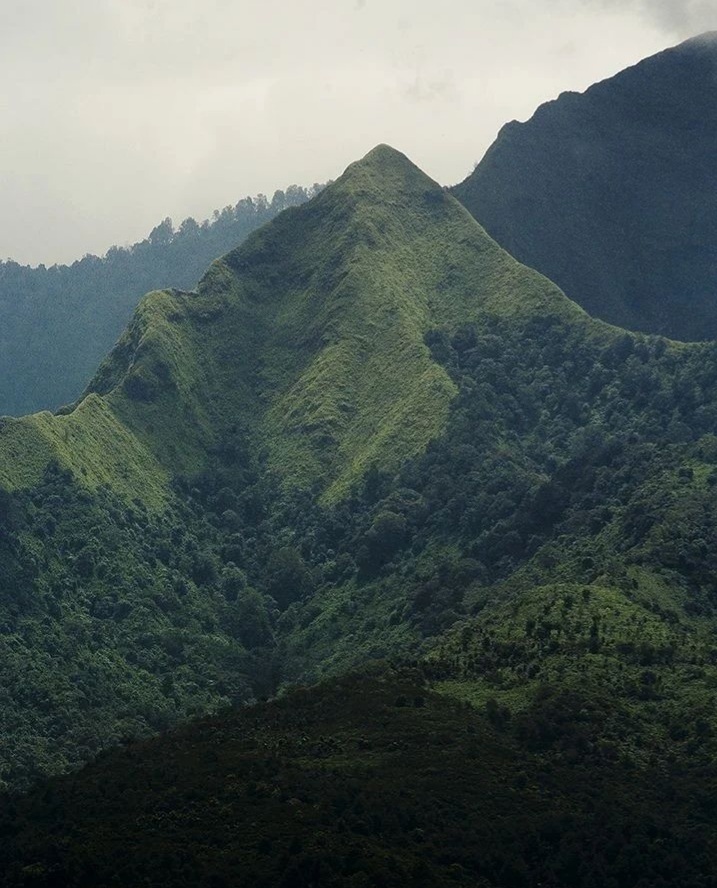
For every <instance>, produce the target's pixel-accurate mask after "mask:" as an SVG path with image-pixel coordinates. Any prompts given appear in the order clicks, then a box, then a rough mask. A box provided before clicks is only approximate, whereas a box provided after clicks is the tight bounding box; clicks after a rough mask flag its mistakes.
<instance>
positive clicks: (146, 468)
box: [0, 146, 717, 888]
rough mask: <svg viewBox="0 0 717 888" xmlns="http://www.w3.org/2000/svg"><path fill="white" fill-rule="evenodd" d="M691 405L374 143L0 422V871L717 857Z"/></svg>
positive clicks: (567, 867)
mask: <svg viewBox="0 0 717 888" xmlns="http://www.w3.org/2000/svg"><path fill="white" fill-rule="evenodd" d="M716 433H717V348H716V347H715V344H714V343H691V344H689V345H682V344H677V343H672V342H669V341H667V340H665V339H663V338H661V337H658V336H652V335H643V334H638V333H627V332H625V331H623V330H620V329H617V328H615V327H611V326H609V325H607V324H605V323H604V322H602V321H600V320H595V319H594V318H591V317H590V316H589V315H588V314H587V313H586V312H585V311H583V310H582V309H581V308H580V307H579V306H577V305H576V304H575V303H573V302H571V301H570V300H569V299H568V298H566V296H565V295H564V294H563V293H562V292H561V291H560V290H559V289H558V288H557V287H556V286H555V285H554V284H553V283H552V282H551V281H549V280H548V279H547V278H545V277H544V276H542V275H541V274H539V273H538V272H536V271H534V270H532V269H530V268H527V267H525V266H523V265H521V264H520V263H518V262H517V261H516V260H515V259H513V258H512V257H511V256H510V255H509V254H508V253H506V252H505V251H504V250H503V249H502V248H501V247H499V246H498V245H497V244H496V243H495V242H494V241H493V240H492V239H491V238H490V237H489V236H488V235H487V234H486V232H485V231H484V229H483V228H482V227H481V226H480V225H479V224H478V223H477V222H476V221H475V219H474V218H473V217H472V216H471V215H470V214H469V213H468V212H467V211H466V210H465V209H464V208H463V207H462V206H461V205H460V203H459V202H458V201H457V200H456V199H455V198H454V197H452V196H451V195H450V194H448V193H447V192H446V191H445V190H444V189H442V188H441V187H440V186H439V185H437V184H436V183H435V182H433V181H431V180H430V179H429V178H428V177H427V176H425V175H424V174H423V173H422V172H421V171H420V170H419V169H417V168H416V167H415V166H414V165H413V164H412V163H411V162H410V161H409V160H408V159H407V158H406V157H404V156H403V155H402V154H400V153H399V152H397V151H395V150H393V149H391V148H388V147H387V146H379V147H378V148H376V149H375V150H374V151H372V152H371V153H370V154H369V155H367V156H366V157H365V158H364V159H363V160H362V161H359V162H358V163H356V164H353V165H352V166H351V167H349V169H348V170H347V171H346V173H345V174H344V175H343V176H342V177H341V178H340V179H339V180H338V181H337V182H335V183H333V184H332V185H331V186H329V187H328V188H326V189H325V190H324V191H322V193H321V194H319V195H318V196H317V197H316V198H314V199H313V200H311V201H309V202H308V203H306V204H304V205H302V206H301V207H298V208H296V209H290V210H287V211H286V212H285V213H281V214H280V215H279V216H277V218H276V219H274V220H273V221H272V222H271V223H269V224H268V225H267V226H265V227H264V228H262V229H261V230H260V231H257V232H255V233H254V234H252V235H251V236H250V237H249V238H248V239H247V241H246V242H245V243H244V244H243V245H242V246H240V247H239V248H237V249H235V250H232V251H231V252H230V253H229V254H227V255H226V256H225V257H224V258H223V259H221V260H216V261H215V262H213V263H212V265H211V267H210V269H209V271H208V272H207V274H206V275H205V276H204V277H203V279H202V281H201V282H200V284H199V286H198V287H197V290H196V292H191V293H186V292H180V291H177V290H164V291H158V292H154V293H151V294H149V295H148V296H147V297H146V298H145V299H143V300H142V302H141V303H140V305H139V306H138V308H137V310H136V312H135V314H134V316H133V318H132V321H131V323H130V325H129V326H128V328H127V330H126V331H125V333H124V334H123V335H122V337H121V338H120V340H119V341H118V343H117V344H116V346H115V348H114V349H113V350H112V352H111V353H110V354H109V356H108V357H107V359H106V360H105V361H104V362H103V363H102V364H101V366H100V368H99V370H98V372H97V373H96V374H95V376H94V378H93V380H92V382H91V383H90V385H89V386H88V388H87V390H86V392H85V395H84V396H83V397H82V398H81V400H80V401H79V402H78V403H77V404H76V405H75V406H74V407H73V408H68V409H67V410H65V411H63V412H62V413H60V414H57V415H50V414H49V413H40V414H36V415H33V416H28V417H24V418H21V419H5V420H4V421H3V422H2V423H0V485H1V486H2V491H0V530H1V531H2V532H1V533H0V578H1V582H0V717H1V718H2V726H1V727H2V734H3V737H4V744H3V745H2V747H0V777H1V778H2V780H3V781H4V784H5V787H4V788H5V789H7V790H8V794H6V795H5V796H4V797H3V798H2V800H1V801H2V804H0V811H1V812H2V814H1V815H0V837H1V838H2V841H1V842H0V882H2V884H3V885H8V886H13V888H14V886H23V888H30V886H32V888H57V886H63V888H70V886H82V888H90V886H92V888H99V886H104V885H107V886H111V885H116V884H128V885H134V884H150V885H157V886H162V885H166V886H168V888H169V886H172V888H182V886H184V885H187V886H189V885H192V886H195V885H206V886H212V888H216V886H225V885H227V886H228V885H232V884H235V883H237V882H240V883H247V884H256V885H260V886H263V888H270V886H271V888H273V886H281V888H309V886H311V885H317V884H321V885H327V886H334V885H335V886H346V885H348V886H353V888H368V886H372V885H386V886H396V888H398V886H403V885H406V884H412V885H417V886H426V888H428V886H436V885H439V886H443V885H466V886H468V885H471V886H473V885H478V886H482V888H527V886H531V885H536V884H541V883H542V884H545V885H550V886H553V888H598V886H603V885H617V886H623V885H624V886H631V888H632V886H640V888H647V886H649V888H653V886H671V888H677V886H680V888H685V886H687V888H705V886H708V888H713V886H714V878H713V877H712V875H711V868H710V867H711V861H712V860H713V859H714V853H715V835H716V834H717V833H716V831H715V822H716V819H717V813H716V810H715V803H714V799H715V787H717V769H716V768H715V761H716V760H717V715H716V713H717V707H715V688H717V650H716V649H715V644H714V639H715V637H716V633H717V579H716V578H717V558H716V556H715V551H714V547H713V546H712V545H711V542H710V541H711V540H713V539H715V538H716V537H717V434H716ZM371 661H372V665H370V666H368V665H367V664H369V663H370V662H371ZM297 685H307V686H311V687H307V688H303V689H302V688H297V687H296V686H297ZM292 687H293V690H292ZM266 696H278V699H276V700H274V701H273V702H270V703H267V704H261V703H260V704H258V705H256V706H254V707H252V708H244V709H240V710H239V711H238V712H234V713H230V712H227V711H224V712H222V710H228V709H229V707H240V706H241V705H242V704H244V703H249V702H252V701H254V700H256V699H258V698H261V697H266ZM212 713H213V714H214V716H213V717H212V718H211V719H209V720H208V721H204V722H200V723H198V724H193V725H188V726H184V727H180V728H179V729H178V730H171V729H173V728H176V726H177V724H178V723H179V722H181V721H182V720H184V719H187V718H188V717H190V716H195V715H202V714H212ZM157 732H167V733H166V736H164V737H161V738H157V739H148V737H149V735H151V734H153V733H157ZM133 738H134V739H135V740H136V739H137V738H140V742H136V743H135V742H132V741H133ZM119 744H122V745H125V746H127V747H128V748H126V749H119V750H114V751H110V752H106V753H105V754H103V755H102V756H101V757H100V759H99V761H96V762H95V763H94V764H91V765H90V766H88V767H87V768H84V769H82V770H80V771H78V772H77V773H76V774H69V775H68V774H66V773H65V774H63V772H67V771H68V770H71V769H73V768H77V767H78V766H80V765H82V764H83V763H84V762H87V761H89V760H90V759H92V758H93V757H94V756H96V755H97V753H98V752H100V751H102V750H109V749H110V747H113V746H117V745H119ZM50 775H61V776H55V777H52V779H50V780H49V781H48V780H46V779H45V778H47V777H48V776H50ZM32 787H34V789H33V791H32V792H31V793H30V794H29V795H27V796H25V797H18V796H17V795H13V794H12V793H13V792H17V791H18V790H23V789H28V788H32Z"/></svg>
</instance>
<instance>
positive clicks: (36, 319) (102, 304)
mask: <svg viewBox="0 0 717 888" xmlns="http://www.w3.org/2000/svg"><path fill="white" fill-rule="evenodd" d="M318 190H320V186H317V185H315V186H313V187H312V188H310V189H308V190H307V189H305V188H301V187H299V186H296V185H292V186H291V187H289V188H287V189H286V191H277V192H276V193H275V194H274V197H273V198H272V200H271V201H268V200H267V199H266V197H264V195H259V196H258V197H256V198H245V199H244V200H240V201H239V203H238V204H237V205H236V206H234V207H231V206H228V207H225V208H224V209H223V210H221V212H220V211H218V210H217V211H215V213H214V216H213V218H212V219H211V220H207V221H205V222H202V223H201V224H200V223H197V222H196V221H195V220H194V219H191V218H190V219H185V220H184V222H182V223H181V225H179V226H178V227H177V228H175V227H174V226H173V224H172V222H171V220H170V219H165V220H164V221H163V222H161V223H160V224H159V225H157V226H156V228H154V229H153V230H152V232H151V233H150V235H149V237H148V238H147V239H146V240H143V241H141V242H139V243H136V244H134V245H133V246H131V247H129V248H124V247H111V248H110V249H109V250H108V251H107V253H106V255H105V256H103V257H100V256H85V257H84V258H83V259H80V260H79V261H77V262H74V263H73V264H72V265H53V266H50V267H49V268H46V267H45V266H44V265H40V266H39V267H37V268H30V267H29V266H23V265H19V264H18V263H17V262H13V261H11V260H7V261H6V262H0V319H1V323H0V415H2V414H9V415H12V416H20V415H22V414H25V413H32V412H34V411H37V410H55V409H56V408H58V407H60V406H61V405H62V404H67V403H69V402H71V401H74V400H75V399H76V398H77V397H78V395H79V394H80V392H81V391H82V389H83V388H84V387H85V385H86V384H87V381H88V380H89V378H90V377H91V376H92V374H93V373H94V371H95V368H96V367H97V364H98V363H99V362H100V361H101V360H102V358H103V357H104V356H105V354H106V353H107V352H108V350H109V349H110V348H111V347H112V345H113V343H114V342H115V340H116V339H117V337H118V336H119V335H120V333H121V332H122V330H123V329H124V327H125V326H126V324H127V322H128V321H129V319H130V317H131V316H132V312H133V311H134V309H135V308H136V306H137V303H138V302H139V300H140V299H141V298H142V296H144V294H145V293H147V292H148V291H150V290H154V289H157V288H158V287H179V288H182V289H187V290H189V289H192V288H193V287H194V286H195V285H196V283H197V281H198V280H199V278H200V277H201V276H202V274H203V273H204V272H205V270H206V268H207V266H208V265H209V263H210V262H211V261H212V260H213V259H215V258H216V257H217V256H221V255H223V254H224V253H226V252H227V251H228V250H231V249H232V248H233V247H235V246H237V244H239V243H241V241H243V240H244V238H245V237H246V236H247V235H248V234H249V233H250V232H252V231H254V230H255V229H256V228H258V227H259V226H261V225H263V224H264V223H265V222H267V221H268V220H269V219H272V218H273V217H274V216H276V214H277V213H280V212H281V211H282V210H284V209H286V208H287V207H290V206H297V205H298V204H301V203H303V202H304V201H305V200H307V199H308V198H309V197H310V196H311V195H312V194H315V193H317V191H318Z"/></svg>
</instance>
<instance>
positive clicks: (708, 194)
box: [454, 34, 717, 340]
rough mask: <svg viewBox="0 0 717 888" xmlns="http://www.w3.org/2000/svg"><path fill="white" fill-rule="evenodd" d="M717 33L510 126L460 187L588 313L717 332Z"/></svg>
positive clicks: (633, 323)
mask: <svg viewBox="0 0 717 888" xmlns="http://www.w3.org/2000/svg"><path fill="white" fill-rule="evenodd" d="M715 71H717V34H704V35H702V36H701V37H698V38H695V39H693V40H689V41H687V42H686V43H683V44H682V45H680V46H677V47H675V48H673V49H669V50H666V51H665V52H662V53H660V54H659V55H656V56H653V57H652V58H649V59H646V60H645V61H643V62H640V63H639V64H638V65H636V66H635V67H633V68H629V69H628V70H626V71H623V72H622V73H620V74H618V75H617V76H616V77H613V78H611V79H609V80H606V81H604V82H602V83H598V84H596V85H595V86H592V87H591V88H590V89H588V90H587V91H586V92H585V93H583V94H577V93H564V94H563V95H561V96H560V98H558V99H557V100H555V101H554V102H548V103H547V104H545V105H542V106H541V107H540V108H539V109H538V110H537V111H536V113H535V115H534V116H533V117H532V118H531V120H529V121H528V122H527V123H517V122H515V121H514V122H513V123H509V124H507V125H506V126H505V127H503V129H502V130H501V132H500V134H499V136H498V138H497V139H496V141H495V143H494V144H493V146H492V147H491V148H490V149H489V151H488V153H487V154H486V155H485V157H484V158H483V160H482V161H481V162H480V163H479V164H478V166H477V168H476V169H475V171H474V172H473V173H472V174H471V175H470V176H469V177H468V178H467V179H466V180H465V182H462V183H461V184H460V185H458V186H456V188H455V189H454V193H455V195H456V196H457V197H458V199H459V200H461V201H462V202H463V203H464V204H465V206H467V207H468V209H469V210H470V211H471V213H473V215H474V216H475V217H476V219H478V220H479V221H480V222H481V223H482V224H483V225H485V227H486V229H487V230H488V232H489V233H490V234H491V235H492V236H493V237H494V238H495V239H496V240H497V241H498V242H499V243H500V244H502V245H503V246H504V247H505V248H506V249H507V250H508V251H509V252H510V253H511V254H512V255H513V256H515V257H516V258H518V259H519V260H520V261H521V262H525V263H526V264H527V265H530V266H531V267H533V268H537V269H538V270H539V271H542V272H543V274H546V275H547V276H548V277H549V278H551V280H554V281H555V282H556V283H557V284H558V285H559V286H560V287H562V289H563V290H564V291H565V292H566V293H567V294H568V296H569V297H570V298H571V299H574V300H575V301H576V302H578V303H579V304H580V305H582V306H584V308H586V309H587V310H588V311H589V312H590V314H592V315H594V316H596V317H600V318H604V319H605V320H607V321H610V322H611V323H614V324H620V325H621V326H624V327H628V328H630V329H633V330H642V331H645V332H649V333H661V334H663V335H665V336H670V337H672V338H673V339H682V340H707V339H714V338H717V246H716V245H717V184H716V181H715V176H714V169H715V162H716V161H717V147H716V146H715V131H717V103H715V101H714V91H713V89H712V87H711V85H712V84H713V83H714V79H715Z"/></svg>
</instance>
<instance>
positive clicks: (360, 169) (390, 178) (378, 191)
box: [327, 144, 442, 202]
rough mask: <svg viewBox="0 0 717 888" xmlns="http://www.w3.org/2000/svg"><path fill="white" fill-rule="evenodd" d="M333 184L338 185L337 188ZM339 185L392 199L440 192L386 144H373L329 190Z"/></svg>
mask: <svg viewBox="0 0 717 888" xmlns="http://www.w3.org/2000/svg"><path fill="white" fill-rule="evenodd" d="M337 186H339V187H338V188H337ZM342 186H346V187H348V189H349V190H350V191H351V192H353V193H355V194H357V195H362V196H368V195H369V194H370V195H371V197H372V199H376V198H377V197H378V198H380V199H381V200H388V201H389V202H393V201H395V200H397V199H403V200H405V199H406V198H408V197H409V195H410V196H411V197H413V198H415V197H419V196H421V197H423V196H425V194H426V193H427V192H432V193H435V194H440V193H441V192H442V188H441V186H440V185H439V184H438V183H437V182H434V180H433V179H431V178H430V177H429V176H427V175H426V174H425V173H424V172H423V170H421V169H419V168H418V167H417V166H416V165H415V164H414V163H413V162H412V161H411V160H409V159H408V157H406V155H405V154H403V153H402V152H400V151H397V150H396V149H395V148H392V147H391V146H390V145H385V144H381V145H377V146H376V147H375V148H373V149H372V150H371V151H369V152H368V154H366V155H365V156H364V157H362V158H361V160H357V161H356V162H355V163H352V164H351V165H350V166H349V167H347V169H346V171H345V172H344V174H343V175H342V176H341V177H340V179H338V181H337V182H336V183H334V185H332V186H330V189H327V190H331V191H336V192H341V191H342Z"/></svg>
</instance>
